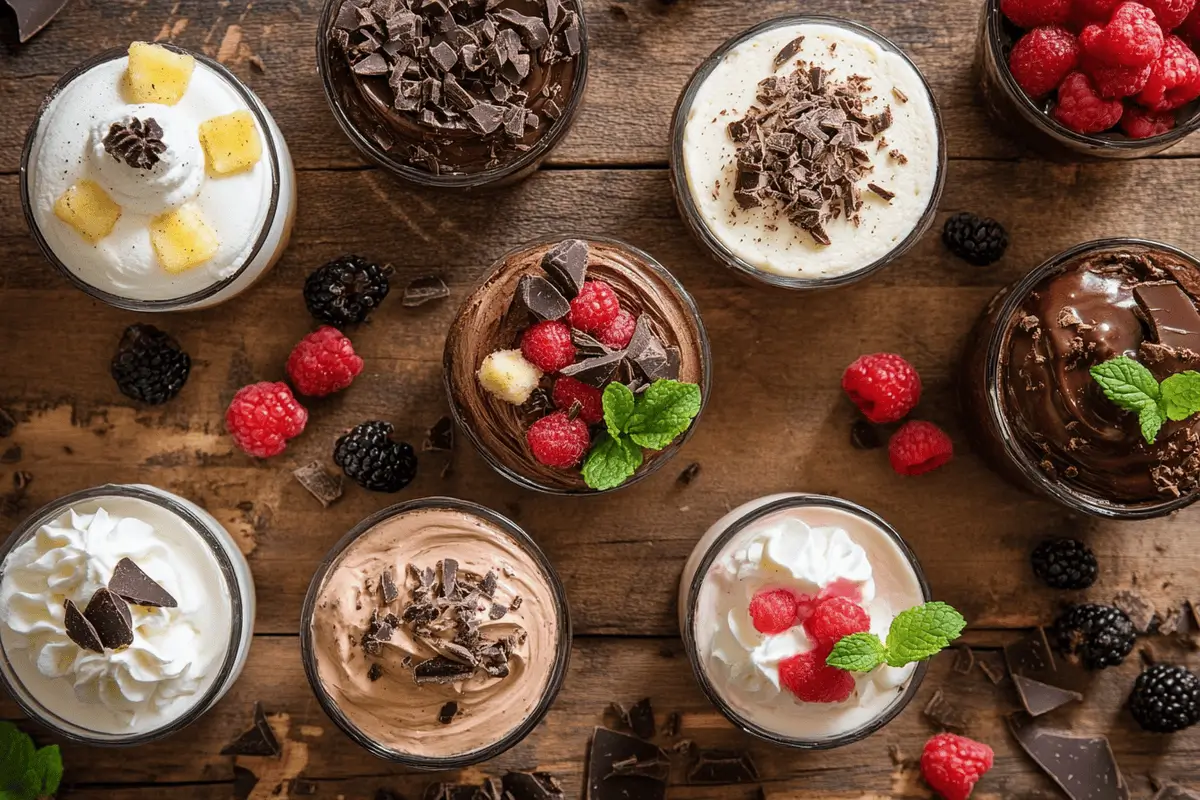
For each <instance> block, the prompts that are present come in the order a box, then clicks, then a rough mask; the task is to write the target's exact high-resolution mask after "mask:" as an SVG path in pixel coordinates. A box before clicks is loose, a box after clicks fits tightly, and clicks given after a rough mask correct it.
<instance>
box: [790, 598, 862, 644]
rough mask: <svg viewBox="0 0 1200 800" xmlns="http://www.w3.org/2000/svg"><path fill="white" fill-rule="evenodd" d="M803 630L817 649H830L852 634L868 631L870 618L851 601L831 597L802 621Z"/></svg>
mask: <svg viewBox="0 0 1200 800" xmlns="http://www.w3.org/2000/svg"><path fill="white" fill-rule="evenodd" d="M804 630H805V631H807V632H808V635H809V637H810V638H811V639H812V640H813V641H814V642H816V643H817V647H818V648H821V647H826V648H832V647H833V646H834V645H835V644H837V643H838V642H840V641H841V640H842V639H844V638H846V637H847V636H849V635H850V634H852V633H867V632H868V631H870V630H871V617H870V616H869V615H868V614H867V612H866V611H865V610H864V609H863V608H862V607H860V606H859V605H857V604H856V603H855V602H854V601H853V600H850V599H849V598H846V597H831V598H829V599H828V600H824V601H822V602H821V603H820V604H819V605H818V606H817V607H816V608H815V609H814V610H813V612H812V615H811V616H809V618H808V619H806V620H804Z"/></svg>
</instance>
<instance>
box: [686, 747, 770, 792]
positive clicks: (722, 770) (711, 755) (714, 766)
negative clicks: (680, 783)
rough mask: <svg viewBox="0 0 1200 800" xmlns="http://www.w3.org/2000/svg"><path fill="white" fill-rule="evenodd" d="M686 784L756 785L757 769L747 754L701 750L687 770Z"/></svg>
mask: <svg viewBox="0 0 1200 800" xmlns="http://www.w3.org/2000/svg"><path fill="white" fill-rule="evenodd" d="M687 782H688V783H691V784H699V785H703V784H708V785H713V786H728V785H732V784H738V783H757V782H758V768H757V767H755V766H754V762H753V761H752V760H750V754H749V753H742V752H737V751H732V750H701V751H700V752H699V753H698V754H697V755H696V761H695V763H693V764H692V766H691V768H690V769H689V770H688V776H687Z"/></svg>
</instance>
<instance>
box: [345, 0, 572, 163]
mask: <svg viewBox="0 0 1200 800" xmlns="http://www.w3.org/2000/svg"><path fill="white" fill-rule="evenodd" d="M325 35H326V36H328V37H329V39H330V42H331V44H332V45H333V46H332V47H331V51H333V52H332V53H331V56H330V58H331V63H330V64H329V68H330V69H331V71H332V72H331V74H332V80H333V82H334V84H335V85H336V86H337V91H338V93H339V94H340V100H341V103H342V105H343V107H344V108H345V109H346V111H347V114H348V116H349V117H350V119H351V121H352V122H353V123H354V125H355V126H356V127H358V128H359V129H360V132H361V133H363V134H364V135H366V136H368V137H369V138H371V139H373V140H374V141H375V142H376V144H378V145H379V146H380V147H381V148H382V149H384V150H386V151H389V152H391V153H393V154H398V155H401V156H402V157H403V158H404V159H405V160H407V161H408V162H409V163H410V164H411V165H412V166H413V167H416V168H418V169H423V170H426V171H428V172H431V173H433V174H435V175H437V174H441V173H472V172H480V171H483V170H489V169H493V168H496V167H500V166H502V165H504V164H506V163H509V162H511V161H514V160H516V159H517V158H520V157H521V155H522V154H523V153H525V152H528V151H529V150H530V149H531V148H532V147H533V146H534V145H535V144H536V143H537V142H538V141H539V140H540V139H542V137H544V136H546V135H547V133H548V132H549V131H550V130H551V129H552V128H554V127H555V125H556V124H557V123H558V121H559V120H561V119H563V117H564V116H565V115H566V109H567V106H568V104H569V103H570V100H571V96H572V94H573V93H574V92H575V91H576V88H577V87H576V85H575V84H576V77H577V72H578V64H577V61H578V58H579V56H580V55H581V53H582V50H583V47H584V46H585V44H586V43H585V42H584V34H583V28H582V20H581V18H580V11H579V6H578V4H577V3H576V2H572V0H499V1H497V0H344V2H342V4H341V6H340V7H339V8H338V11H337V12H336V13H335V14H334V16H333V21H332V26H331V28H330V29H329V30H328V31H326V33H325Z"/></svg>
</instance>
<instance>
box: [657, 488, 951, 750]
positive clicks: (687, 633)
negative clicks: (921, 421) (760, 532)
mask: <svg viewBox="0 0 1200 800" xmlns="http://www.w3.org/2000/svg"><path fill="white" fill-rule="evenodd" d="M751 502H753V501H751ZM791 508H834V509H837V510H839V511H845V512H847V513H849V514H853V515H855V516H857V517H859V518H861V519H863V520H865V521H867V522H869V523H871V524H872V525H874V526H876V527H877V528H879V530H880V531H882V532H883V533H884V534H885V535H886V536H887V537H888V539H890V540H891V541H892V543H893V544H895V545H896V547H897V548H899V550H900V553H901V554H902V555H903V556H904V557H905V559H906V560H907V561H908V564H909V566H910V567H911V568H912V570H913V574H914V575H915V576H916V578H917V584H918V585H919V586H920V587H921V595H922V597H924V599H925V602H927V603H928V602H930V601H932V600H933V591H932V590H931V589H930V587H929V582H928V580H926V578H925V570H924V569H923V568H922V567H921V562H920V561H918V560H917V556H916V553H914V552H913V550H912V547H910V546H909V544H908V542H906V541H905V540H904V537H902V536H901V535H900V533H899V531H897V530H896V529H895V528H893V527H892V526H891V525H890V524H888V522H887V521H886V520H884V519H883V518H882V517H880V516H879V515H878V514H876V513H875V512H874V511H871V510H870V509H868V508H866V507H865V506H861V505H859V504H858V503H855V502H853V501H850V500H845V499H843V498H840V497H832V496H829V495H821V494H809V493H804V492H798V493H794V494H786V495H784V496H781V497H778V498H777V499H775V500H772V501H770V502H768V503H765V504H763V505H761V506H759V507H758V508H754V509H751V510H750V511H748V512H746V513H745V514H742V515H741V516H740V517H738V518H737V519H735V520H733V521H732V522H730V523H729V525H728V527H726V529H725V530H724V531H723V532H722V533H721V535H720V536H718V537H717V538H716V539H715V540H713V542H712V543H711V544H709V546H708V548H707V549H706V550H705V552H704V557H703V558H701V559H700V562H699V564H698V565H697V566H696V571H695V573H694V574H693V575H692V580H691V582H690V583H689V584H688V591H687V605H686V608H685V610H684V615H683V625H682V628H681V630H680V635H681V636H682V638H683V649H684V651H685V652H686V653H687V656H688V660H689V661H690V662H691V665H692V672H693V673H695V676H696V681H697V682H698V683H699V684H700V688H701V690H702V691H703V692H704V694H705V696H707V697H708V699H709V701H710V702H711V703H712V704H713V705H714V706H716V708H717V710H718V711H720V712H721V714H723V715H724V716H725V718H726V719H728V720H729V721H730V722H732V723H733V725H734V726H735V727H736V728H738V729H740V730H742V731H744V732H746V733H748V734H750V735H751V736H755V737H757V738H759V739H762V740H764V741H767V742H771V743H772V744H777V745H782V746H783V747H789V748H792V749H795V750H832V749H834V748H837V747H844V746H846V745H849V744H854V743H855V742H859V741H862V740H863V739H866V738H867V737H868V736H870V735H872V734H874V733H877V732H878V731H880V730H881V729H883V728H884V727H885V726H887V725H888V723H890V722H891V721H892V720H894V719H895V718H896V717H897V716H899V715H900V713H901V712H902V711H903V710H904V709H905V708H907V707H908V704H909V703H911V702H912V700H913V698H914V697H916V695H917V692H918V691H919V690H920V687H921V683H922V681H923V680H924V679H925V673H926V672H928V670H929V661H928V660H926V661H921V662H918V663H917V665H916V668H915V669H914V670H913V674H912V676H910V677H909V679H908V684H907V686H906V687H905V689H904V692H903V693H902V694H900V695H898V697H897V699H895V700H893V701H892V703H891V705H889V706H888V707H887V709H886V710H885V711H884V712H883V713H882V714H880V715H879V716H878V717H876V718H875V719H873V720H871V721H870V722H868V723H866V724H865V725H860V726H859V727H858V728H855V729H854V730H852V731H847V732H845V733H842V734H839V735H837V736H831V737H827V738H823V739H798V738H793V737H789V736H785V735H783V734H781V733H778V732H776V731H773V730H771V729H769V728H765V727H763V726H761V725H758V724H756V723H754V722H753V721H752V720H749V719H747V718H745V717H744V716H742V715H741V714H739V713H738V712H737V711H735V710H734V709H733V707H732V706H731V705H730V704H729V703H727V702H726V701H725V699H724V698H723V697H721V695H720V693H719V692H718V691H717V689H716V687H715V686H713V684H712V681H711V680H709V677H708V672H707V670H706V669H705V668H704V665H703V664H701V663H700V655H699V652H698V648H697V645H696V611H697V608H696V607H697V605H698V604H699V601H700V590H701V588H702V587H703V585H704V579H705V577H706V576H707V574H708V571H709V569H711V567H712V565H713V562H715V561H716V560H717V557H718V556H720V555H721V552H722V551H723V550H724V549H725V547H726V545H728V544H729V542H731V541H732V540H733V538H734V537H736V536H737V535H738V534H740V533H741V532H742V531H744V530H745V529H746V528H748V527H749V526H751V525H753V524H754V523H756V522H758V521H759V520H762V519H764V518H765V517H768V516H770V515H772V514H775V513H777V512H779V511H786V510H788V509H791Z"/></svg>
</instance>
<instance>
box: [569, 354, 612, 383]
mask: <svg viewBox="0 0 1200 800" xmlns="http://www.w3.org/2000/svg"><path fill="white" fill-rule="evenodd" d="M624 360H625V353H624V352H619V353H609V354H608V355H606V356H596V357H594V358H585V359H583V360H582V361H578V362H576V363H574V364H572V365H571V366H569V367H565V368H563V369H562V370H561V371H560V374H562V375H566V376H568V377H570V378H575V379H576V380H579V381H582V382H584V383H586V384H587V385H589V386H594V387H596V388H597V389H599V388H602V387H603V386H605V385H606V384H608V383H610V382H611V381H612V379H613V376H614V375H616V374H617V368H618V367H620V366H621V363H622V362H623V361H624Z"/></svg>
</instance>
